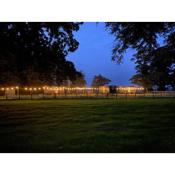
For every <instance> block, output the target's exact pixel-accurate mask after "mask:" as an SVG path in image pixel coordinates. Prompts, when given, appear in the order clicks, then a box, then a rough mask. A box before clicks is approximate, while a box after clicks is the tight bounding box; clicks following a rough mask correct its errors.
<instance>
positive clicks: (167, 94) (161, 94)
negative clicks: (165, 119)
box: [0, 91, 175, 100]
mask: <svg viewBox="0 0 175 175" xmlns="http://www.w3.org/2000/svg"><path fill="white" fill-rule="evenodd" d="M165 97H171V98H174V97H175V91H151V92H147V93H137V92H135V93H116V94H110V93H99V92H94V93H88V92H85V91H82V92H76V93H70V92H64V93H44V92H40V93H36V92H30V93H25V94H24V93H20V92H17V93H15V94H7V93H5V94H0V99H1V100H10V99H11V100H12V99H14V100H23V99H30V100H34V99H63V98H64V99H71V98H72V99H76V98H79V99H83V98H94V99H95V98H97V99H99V98H107V99H128V98H165Z"/></svg>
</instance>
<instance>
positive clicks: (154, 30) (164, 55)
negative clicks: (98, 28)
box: [106, 22, 175, 90]
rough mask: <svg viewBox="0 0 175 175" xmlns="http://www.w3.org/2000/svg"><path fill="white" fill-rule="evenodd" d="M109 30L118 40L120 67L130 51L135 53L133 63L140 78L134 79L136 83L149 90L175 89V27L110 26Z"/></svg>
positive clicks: (115, 56)
mask: <svg viewBox="0 0 175 175" xmlns="http://www.w3.org/2000/svg"><path fill="white" fill-rule="evenodd" d="M106 27H107V28H108V29H109V30H110V32H111V34H112V35H114V36H115V44H114V48H113V54H112V59H113V60H117V61H118V62H119V63H120V62H121V60H122V59H123V56H124V53H125V52H126V51H127V49H129V48H132V49H134V50H135V54H134V55H133V57H132V60H135V63H136V70H137V74H136V75H134V76H133V77H132V78H131V81H132V82H133V83H136V84H140V83H141V84H142V85H144V87H145V88H147V89H149V88H151V87H153V86H155V85H156V86H158V89H159V90H165V89H166V86H167V85H171V86H172V87H174V75H175V74H174V72H175V70H174V66H173V65H174V64H175V60H174V58H175V43H174V39H175V23H170V22H161V23H160V22H159V23H111V22H110V23H106ZM160 37H161V39H162V40H163V44H162V45H160V42H159V40H160Z"/></svg>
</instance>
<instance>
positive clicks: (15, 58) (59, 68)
mask: <svg viewBox="0 0 175 175" xmlns="http://www.w3.org/2000/svg"><path fill="white" fill-rule="evenodd" d="M80 24H81V23H73V22H69V23H45V22H39V23H38V22H37V23H27V22H25V23H24V22H23V23H0V84H4V85H8V84H9V85H13V84H15V85H16V84H19V85H32V84H35V85H39V84H54V83H56V84H60V83H61V82H62V81H63V80H64V79H65V78H66V77H69V79H75V78H76V74H77V73H78V72H77V71H76V69H75V67H74V65H73V63H72V62H70V61H67V60H66V56H67V55H68V53H69V52H74V51H75V50H76V49H77V48H78V44H79V43H78V41H76V40H75V39H74V36H73V32H74V31H78V30H79V27H80Z"/></svg>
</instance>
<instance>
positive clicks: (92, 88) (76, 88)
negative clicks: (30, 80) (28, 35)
mask: <svg viewBox="0 0 175 175" xmlns="http://www.w3.org/2000/svg"><path fill="white" fill-rule="evenodd" d="M117 88H118V90H128V91H132V90H144V88H143V87H134V86H126V87H117ZM19 89H20V90H24V91H41V90H44V91H47V90H48V91H49V90H50V91H62V90H99V89H101V90H104V91H105V90H106V91H107V90H109V87H107V86H102V87H99V88H95V87H59V86H56V87H55V86H54V87H50V86H43V87H19V86H15V87H1V88H0V90H1V91H10V90H11V91H12V90H19Z"/></svg>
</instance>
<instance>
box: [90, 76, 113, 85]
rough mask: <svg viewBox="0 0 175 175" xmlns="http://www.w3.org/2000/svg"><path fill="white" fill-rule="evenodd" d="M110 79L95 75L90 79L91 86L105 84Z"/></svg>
mask: <svg viewBox="0 0 175 175" xmlns="http://www.w3.org/2000/svg"><path fill="white" fill-rule="evenodd" d="M110 82H111V80H109V79H107V78H105V77H104V76H102V75H100V74H99V75H95V76H94V78H93V80H92V86H93V87H99V86H104V85H106V84H109V83H110Z"/></svg>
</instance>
